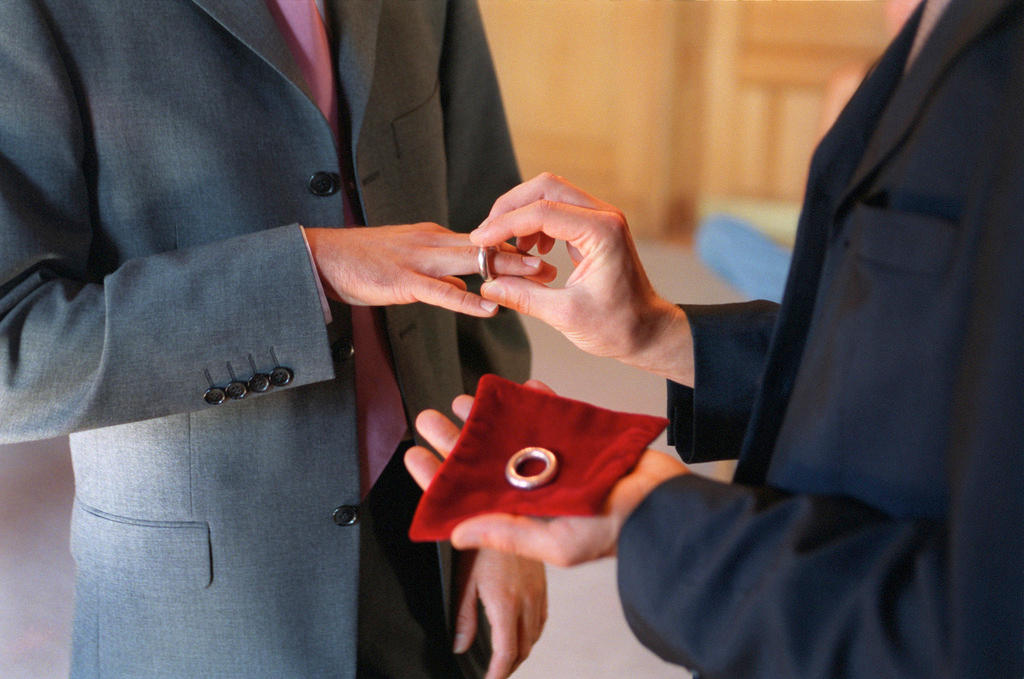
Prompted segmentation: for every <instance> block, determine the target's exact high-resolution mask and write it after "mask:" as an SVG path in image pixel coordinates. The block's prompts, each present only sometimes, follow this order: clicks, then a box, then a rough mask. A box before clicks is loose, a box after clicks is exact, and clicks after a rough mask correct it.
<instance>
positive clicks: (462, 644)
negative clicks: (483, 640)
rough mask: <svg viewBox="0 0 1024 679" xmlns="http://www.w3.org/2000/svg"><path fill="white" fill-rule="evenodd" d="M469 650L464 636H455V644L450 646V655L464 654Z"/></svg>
mask: <svg viewBox="0 0 1024 679" xmlns="http://www.w3.org/2000/svg"><path fill="white" fill-rule="evenodd" d="M467 650H469V643H468V641H467V640H466V635H465V634H462V633H458V634H456V635H455V643H454V644H453V645H452V653H465V652H466V651H467Z"/></svg>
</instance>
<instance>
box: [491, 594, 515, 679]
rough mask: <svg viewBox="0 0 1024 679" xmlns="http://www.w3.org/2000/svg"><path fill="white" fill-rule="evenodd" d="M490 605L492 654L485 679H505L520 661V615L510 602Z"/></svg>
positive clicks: (493, 602)
mask: <svg viewBox="0 0 1024 679" xmlns="http://www.w3.org/2000/svg"><path fill="white" fill-rule="evenodd" d="M489 603H490V605H488V606H487V607H486V610H487V619H488V621H489V622H490V623H491V649H492V652H491V662H490V664H489V665H488V666H487V675H486V677H485V679H505V677H507V676H508V675H510V674H512V670H513V669H515V666H516V663H517V662H518V661H519V615H518V612H517V611H516V610H515V607H514V606H513V605H511V603H510V602H507V601H501V602H495V601H492V602H489Z"/></svg>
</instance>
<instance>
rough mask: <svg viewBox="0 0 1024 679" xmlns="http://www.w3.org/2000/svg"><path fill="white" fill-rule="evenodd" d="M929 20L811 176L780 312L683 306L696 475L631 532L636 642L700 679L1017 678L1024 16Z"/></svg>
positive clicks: (1023, 363)
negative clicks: (718, 469)
mask: <svg viewBox="0 0 1024 679" xmlns="http://www.w3.org/2000/svg"><path fill="white" fill-rule="evenodd" d="M918 19H919V12H918V14H916V15H915V16H914V17H913V18H912V19H911V21H910V22H908V24H907V26H906V28H905V30H904V32H903V33H902V34H901V35H900V36H899V37H898V38H897V39H896V40H895V41H894V43H893V44H892V45H891V46H890V48H889V50H888V51H887V52H886V54H885V55H884V56H883V58H882V60H881V61H880V62H879V64H878V65H877V67H876V68H875V69H874V70H873V71H872V73H871V74H870V75H869V76H868V78H867V79H866V81H865V83H864V84H863V85H862V86H861V88H860V90H859V91H858V92H857V94H856V95H855V96H854V98H853V99H852V100H851V102H850V104H849V105H848V107H847V108H846V110H845V111H844V112H843V114H842V115H841V117H840V118H839V120H838V121H837V122H836V124H835V126H834V128H833V129H832V130H831V132H830V133H829V134H828V135H827V137H826V138H825V139H824V140H823V141H822V143H821V145H820V147H819V149H818V150H817V152H816V154H815V157H814V160H813V162H812V167H811V172H810V178H809V183H808V189H807V194H806V198H805V203H804V208H803V213H802V216H801V222H800V227H799V233H798V237H797V243H796V247H795V251H794V260H793V265H792V270H791V272H790V277H789V281H788V284H787V289H786V293H785V296H784V299H783V302H782V305H781V307H777V306H775V305H773V304H769V303H766V302H752V303H748V304H742V305H731V306H716V307H685V308H686V310H687V313H688V314H689V316H690V319H691V323H692V326H693V336H694V342H695V355H696V361H697V373H696V385H695V390H690V389H687V388H684V387H681V386H680V385H675V384H670V385H669V408H670V415H671V417H672V425H671V434H672V440H673V442H674V443H675V445H676V446H677V447H678V448H679V451H680V453H681V454H682V455H683V457H684V458H685V459H687V460H689V461H701V460H709V459H721V458H728V457H732V458H736V457H738V459H739V463H738V467H737V472H736V478H735V480H734V481H735V482H734V483H733V484H721V483H716V482H713V481H710V480H707V479H702V478H698V477H696V476H688V477H682V478H679V479H676V480H673V481H670V482H668V483H666V484H663V485H662V486H661V487H659V488H658V489H656V490H655V491H654V492H653V493H652V494H651V495H650V496H649V497H648V499H647V500H646V501H645V502H644V504H642V505H641V506H640V507H639V508H638V510H637V511H636V512H635V513H634V515H633V516H632V517H631V518H630V520H629V521H628V522H627V524H626V526H625V527H624V530H623V533H622V536H621V540H620V551H619V585H620V592H621V596H622V600H623V605H624V608H625V611H626V615H627V618H628V620H629V622H630V624H631V626H632V628H633V630H634V631H635V633H636V634H637V635H638V637H639V638H640V639H641V640H642V641H643V642H644V643H645V644H647V645H648V646H649V647H650V648H652V649H653V650H654V651H656V652H657V653H658V654H659V655H661V656H662V657H664V658H666V659H668V660H671V661H673V662H677V663H680V664H685V665H687V666H689V667H692V668H694V669H696V670H698V671H699V672H700V674H701V676H702V677H704V678H705V679H706V678H711V677H747V676H758V677H847V676H856V677H958V678H959V677H979V678H985V679H992V678H993V677H1021V676H1022V674H1024V658H1022V641H1024V590H1022V580H1024V575H1022V573H1024V569H1022V532H1024V531H1022V526H1024V505H1022V502H1024V473H1022V468H1024V465H1022V464H1021V461H1022V458H1024V398H1022V397H1021V388H1020V387H1021V376H1024V347H1022V342H1021V338H1022V337H1024V126H1022V114H1024V108H1022V105H1024V2H1021V1H1020V0H986V1H985V2H978V1H977V0H953V2H952V3H951V5H950V6H949V8H948V10H947V11H946V13H945V14H944V15H943V17H942V18H941V19H940V22H939V24H938V25H937V26H936V28H935V29H934V33H933V34H932V36H931V38H930V39H929V41H928V42H927V43H926V45H925V47H924V49H923V51H922V52H921V53H920V55H919V57H918V59H917V60H916V61H914V62H913V64H912V65H911V67H910V68H909V69H908V70H906V72H904V66H905V64H906V58H907V53H908V51H909V47H910V44H911V42H912V40H913V36H914V32H915V30H916V26H917V23H918Z"/></svg>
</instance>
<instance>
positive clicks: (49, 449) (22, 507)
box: [0, 243, 738, 679]
mask: <svg viewBox="0 0 1024 679" xmlns="http://www.w3.org/2000/svg"><path fill="white" fill-rule="evenodd" d="M640 252H641V257H642V258H643V260H644V262H645V264H646V266H647V269H648V273H649V276H650V278H651V280H652V282H653V283H654V285H655V287H656V288H657V289H658V290H659V292H661V293H662V295H663V296H664V297H666V298H668V299H670V300H673V301H688V302H696V303H715V302H727V301H735V300H736V299H738V296H737V294H736V293H735V292H733V291H732V290H731V289H730V288H729V287H728V286H726V285H725V284H724V283H721V282H720V281H719V280H718V279H716V278H715V277H714V276H713V275H712V274H710V273H709V272H708V271H707V270H706V269H705V268H704V267H703V266H701V265H700V264H699V263H698V262H697V261H696V258H695V257H694V255H693V254H692V252H691V251H690V250H689V249H687V248H683V247H679V246H674V245H668V244H664V243H641V244H640ZM554 261H556V263H558V264H559V265H560V267H562V268H563V269H564V268H566V267H567V266H568V259H567V258H565V257H564V254H563V253H562V252H561V250H559V252H558V253H557V254H556V256H555V260H554ZM527 329H528V331H529V334H530V338H531V341H532V344H533V351H534V368H533V374H534V377H536V378H538V379H542V380H544V381H545V382H547V383H548V384H549V385H550V386H551V387H552V388H554V389H555V390H556V391H558V392H560V393H562V394H564V395H566V396H569V397H572V398H578V399H582V400H587V401H590V402H593V403H595V404H598V405H600V406H603V407H607V408H613V409H617V410H626V411H631V412H646V413H653V414H663V413H664V409H665V404H664V397H665V387H664V383H663V381H662V380H660V379H659V378H656V377H654V376H651V375H646V374H642V373H639V372H637V371H633V370H630V369H628V368H625V367H623V366H621V365H619V364H617V363H614V362H612V361H609V360H603V359H597V358H593V357H591V356H588V355H586V354H584V353H583V352H581V351H579V350H577V349H576V348H575V347H573V346H572V345H571V344H570V343H569V342H568V341H566V340H565V339H563V338H562V337H561V335H559V334H558V333H556V332H554V331H553V330H551V329H549V328H547V327H546V326H543V325H542V324H540V323H537V322H534V321H530V320H528V321H527ZM655 447H660V448H662V449H666V450H667V446H666V445H665V441H664V436H662V438H661V439H659V441H658V442H657V443H656V444H655ZM699 471H701V472H702V473H707V474H711V475H715V474H724V473H727V470H719V469H716V468H704V469H700V470H699ZM72 492H73V479H72V475H71V469H70V463H69V461H68V457H67V450H66V447H65V445H64V443H63V442H62V441H57V442H44V443H37V444H26V445H18V446H0V677H3V678H4V679H56V678H58V677H65V676H67V671H68V670H67V668H68V638H69V623H70V618H71V599H72V568H73V564H72V561H71V557H70V555H69V553H68V547H67V541H68V535H67V532H68V526H67V523H68V516H69V514H70V507H71V498H72ZM651 558H652V559H653V558H656V555H653V554H652V555H651ZM616 567H617V563H616V561H615V560H613V559H608V560H604V561H600V562H596V563H592V564H589V565H586V566H582V567H577V568H573V569H556V568H550V569H548V577H549V585H548V586H549V598H550V601H549V618H548V623H547V627H546V629H545V632H544V636H543V637H542V638H541V640H540V641H539V642H538V644H537V645H536V646H535V648H534V651H533V654H532V655H531V657H530V658H529V659H528V660H527V661H526V662H525V663H524V664H523V665H522V667H521V668H520V669H519V671H518V672H517V673H516V674H515V677H516V678H517V679H561V678H571V679H577V678H582V679H604V678H609V679H611V678H614V679H621V678H622V677H629V678H631V679H632V678H644V679H647V678H649V679H662V678H664V679H682V678H684V677H688V676H689V674H688V673H687V672H686V671H685V670H682V669H680V668H678V667H674V666H672V665H668V664H666V663H664V662H662V661H661V660H660V659H659V658H657V657H656V656H655V655H653V654H652V653H650V652H649V651H647V650H646V649H645V648H644V647H643V646H641V645H640V644H639V643H638V642H637V641H636V640H635V638H634V637H633V636H632V634H631V633H630V631H629V629H628V627H627V625H626V622H625V620H624V619H623V616H622V609H621V606H620V604H619V600H618V596H617V593H616V586H615V573H616Z"/></svg>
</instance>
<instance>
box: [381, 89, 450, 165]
mask: <svg viewBox="0 0 1024 679" xmlns="http://www.w3.org/2000/svg"><path fill="white" fill-rule="evenodd" d="M391 130H392V133H393V134H394V136H395V155H396V156H397V157H398V158H402V159H405V158H407V157H408V156H410V155H412V154H413V153H415V152H416V151H419V150H421V149H422V148H423V147H424V146H431V145H432V146H435V147H436V148H438V149H443V141H444V114H443V112H442V111H441V88H440V81H438V82H437V83H436V84H435V85H434V89H433V91H432V92H431V93H430V96H428V97H427V98H426V100H424V101H423V102H421V103H420V104H418V105H417V106H416V107H415V108H413V109H412V110H410V111H407V112H405V113H403V114H402V115H400V116H398V117H397V118H395V119H394V120H393V121H392V122H391Z"/></svg>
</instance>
